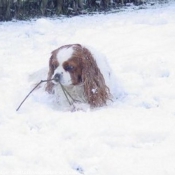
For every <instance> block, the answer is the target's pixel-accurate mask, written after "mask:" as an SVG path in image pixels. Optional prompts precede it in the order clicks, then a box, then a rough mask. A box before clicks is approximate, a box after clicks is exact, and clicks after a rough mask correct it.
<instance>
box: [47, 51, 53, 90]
mask: <svg viewBox="0 0 175 175" xmlns="http://www.w3.org/2000/svg"><path fill="white" fill-rule="evenodd" d="M53 58H54V55H53V52H52V55H51V57H50V59H49V72H48V75H47V80H50V79H51V78H52V75H53V74H54V65H53V64H52V62H53ZM53 86H54V84H53V83H52V82H50V81H48V82H47V84H46V88H45V90H46V91H47V92H49V93H53Z"/></svg>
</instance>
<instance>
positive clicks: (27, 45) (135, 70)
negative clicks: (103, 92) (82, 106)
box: [0, 3, 175, 175]
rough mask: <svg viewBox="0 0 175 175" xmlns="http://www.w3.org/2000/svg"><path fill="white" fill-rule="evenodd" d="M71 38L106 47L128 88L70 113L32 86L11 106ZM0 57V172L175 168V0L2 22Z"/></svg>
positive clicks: (146, 172) (113, 173)
mask: <svg viewBox="0 0 175 175" xmlns="http://www.w3.org/2000/svg"><path fill="white" fill-rule="evenodd" d="M68 43H82V44H87V45H89V46H92V47H94V48H95V49H97V50H99V51H100V52H101V53H103V54H105V55H106V56H107V58H108V61H109V64H110V65H111V67H112V68H113V70H114V72H115V74H116V77H117V81H118V85H119V86H120V87H122V89H121V91H122V92H123V93H124V94H125V96H123V97H122V98H120V99H118V100H117V101H116V102H114V103H113V104H111V105H109V106H107V107H104V108H99V109H96V110H90V111H87V112H83V111H77V112H73V113H72V112H70V111H65V110H62V109H60V108H59V107H58V106H57V105H56V104H55V103H54V102H53V99H52V97H51V96H50V95H48V94H47V93H46V92H44V91H42V90H38V91H35V92H33V94H32V95H31V96H30V97H29V98H28V99H27V101H26V102H25V103H24V104H23V106H22V107H21V109H20V110H19V111H18V112H16V108H17V107H18V105H19V104H20V102H21V101H22V100H23V98H24V97H25V96H26V95H27V93H28V92H29V91H30V90H31V89H32V87H33V84H34V83H36V82H35V78H34V77H33V75H38V72H41V71H39V69H40V68H41V69H42V68H43V67H47V66H48V60H49V57H50V52H51V51H52V50H54V49H55V48H57V47H59V46H61V45H63V44H68ZM0 61H1V64H0V82H1V86H0V175H74V174H75V175H78V174H85V175H174V174H175V163H174V162H175V149H174V148H175V88H174V87H175V3H171V4H169V5H164V6H163V7H160V6H159V7H157V8H152V9H144V10H136V11H125V12H120V13H116V14H108V15H95V16H83V17H80V16H79V17H74V18H67V19H52V20H50V19H38V20H36V21H32V22H4V23H0ZM46 76H47V75H44V78H46ZM44 78H43V79H44Z"/></svg>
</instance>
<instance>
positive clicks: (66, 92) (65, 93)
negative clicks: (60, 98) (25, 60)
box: [16, 79, 78, 111]
mask: <svg viewBox="0 0 175 175" xmlns="http://www.w3.org/2000/svg"><path fill="white" fill-rule="evenodd" d="M52 80H55V81H56V82H58V83H59V84H60V86H61V88H62V90H63V92H64V95H65V97H66V98H67V101H68V102H69V105H70V106H71V105H73V106H74V102H78V100H75V99H73V98H72V96H71V95H70V94H69V92H68V91H67V90H66V89H65V88H64V86H63V85H62V84H61V83H60V81H59V80H57V79H51V80H41V81H40V82H39V83H38V84H37V85H36V86H35V87H34V88H33V89H32V90H31V91H30V92H29V93H28V95H27V96H26V97H25V98H24V100H23V101H22V102H21V104H20V105H19V107H18V108H17V109H16V111H18V110H19V109H20V107H21V106H22V104H23V103H24V102H25V101H26V99H27V98H28V97H29V95H30V94H31V93H32V92H33V91H34V90H35V89H36V88H37V87H38V86H39V85H40V84H41V83H43V82H47V81H52ZM68 96H69V97H70V98H71V99H72V101H73V102H72V103H71V101H70V100H69V98H68Z"/></svg>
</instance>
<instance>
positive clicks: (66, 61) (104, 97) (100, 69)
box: [45, 44, 115, 108]
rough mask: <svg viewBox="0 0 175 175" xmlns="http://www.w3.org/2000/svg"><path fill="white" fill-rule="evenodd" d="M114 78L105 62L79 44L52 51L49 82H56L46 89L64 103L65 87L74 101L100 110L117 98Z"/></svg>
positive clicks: (48, 85)
mask: <svg viewBox="0 0 175 175" xmlns="http://www.w3.org/2000/svg"><path fill="white" fill-rule="evenodd" d="M112 77H113V74H112V71H111V69H110V67H109V65H108V63H107V62H106V59H104V58H102V57H100V56H99V55H98V56H97V55H95V54H93V52H91V51H90V49H88V48H86V47H84V46H82V45H80V44H69V45H64V46H61V47H59V48H58V49H56V50H54V51H52V53H51V57H50V60H49V72H48V77H47V80H51V79H53V80H52V81H48V82H47V84H46V87H45V90H46V91H47V92H49V93H52V94H56V95H57V96H58V97H59V98H60V101H62V100H63V98H65V94H64V93H63V90H62V89H61V86H63V87H64V89H65V90H66V92H67V93H68V94H69V95H70V96H71V97H72V99H75V100H76V101H78V102H80V103H86V104H89V106H90V107H91V108H95V107H101V106H104V105H106V104H107V102H108V101H112V100H113V99H114V98H115V97H114V96H113V94H114V91H115V87H114V86H115V79H113V78H112ZM111 81H113V82H111ZM111 83H112V84H113V85H112V86H113V87H114V88H113V87H112V86H111ZM111 92H112V93H111ZM70 100H71V99H70Z"/></svg>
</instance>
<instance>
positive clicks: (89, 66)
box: [82, 48, 111, 107]
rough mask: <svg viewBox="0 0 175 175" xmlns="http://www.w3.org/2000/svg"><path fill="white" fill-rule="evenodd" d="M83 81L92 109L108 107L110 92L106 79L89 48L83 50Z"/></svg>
mask: <svg viewBox="0 0 175 175" xmlns="http://www.w3.org/2000/svg"><path fill="white" fill-rule="evenodd" d="M82 66H83V69H82V81H83V84H84V92H85V95H86V97H87V100H88V103H89V104H90V105H91V107H99V106H103V105H106V102H107V100H108V99H110V96H111V95H110V90H109V88H108V87H107V86H106V83H105V80H104V77H103V75H102V73H101V71H100V69H99V68H98V65H97V63H96V61H95V59H94V57H93V55H92V54H91V53H90V51H89V50H88V49H87V48H83V58H82Z"/></svg>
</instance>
